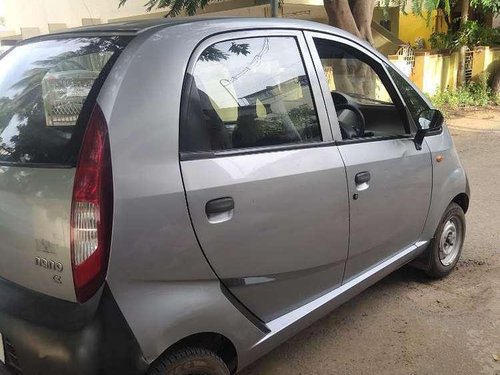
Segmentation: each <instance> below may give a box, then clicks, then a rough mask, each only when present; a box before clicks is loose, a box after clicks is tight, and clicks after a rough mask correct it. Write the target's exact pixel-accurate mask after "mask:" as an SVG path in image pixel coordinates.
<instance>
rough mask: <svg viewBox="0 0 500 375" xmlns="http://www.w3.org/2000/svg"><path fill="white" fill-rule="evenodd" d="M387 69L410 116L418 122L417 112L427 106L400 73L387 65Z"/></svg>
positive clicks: (420, 111)
mask: <svg viewBox="0 0 500 375" xmlns="http://www.w3.org/2000/svg"><path fill="white" fill-rule="evenodd" d="M387 70H388V71H389V74H390V75H391V77H392V79H393V80H394V83H395V84H396V86H397V88H398V89H399V92H400V93H401V96H402V97H403V100H404V101H405V103H406V106H407V107H408V109H409V111H410V113H411V117H412V118H413V120H414V121H415V123H416V124H418V123H419V114H420V113H422V112H423V111H425V110H427V109H429V106H428V105H427V103H426V102H425V100H424V99H422V97H421V96H420V95H419V94H418V92H416V91H415V89H414V88H413V87H412V86H411V85H410V84H409V83H408V82H407V81H406V79H404V78H403V77H401V75H400V74H399V73H398V72H396V70H394V68H392V67H391V66H389V65H388V66H387Z"/></svg>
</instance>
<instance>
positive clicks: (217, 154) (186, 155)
mask: <svg viewBox="0 0 500 375" xmlns="http://www.w3.org/2000/svg"><path fill="white" fill-rule="evenodd" d="M329 146H330V147H332V146H337V142H335V141H333V140H332V141H323V142H304V143H288V144H282V145H275V146H264V147H249V148H235V149H230V150H220V151H197V152H180V153H179V160H180V161H189V160H200V159H215V158H224V157H232V156H241V155H251V154H263V153H269V152H282V151H294V150H303V149H308V148H316V147H329Z"/></svg>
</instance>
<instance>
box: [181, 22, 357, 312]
mask: <svg viewBox="0 0 500 375" xmlns="http://www.w3.org/2000/svg"><path fill="white" fill-rule="evenodd" d="M304 51H307V48H306V47H305V41H304V39H303V35H302V33H301V32H298V31H277V30H274V31H271V30H265V31H254V32H244V33H241V32H235V33H228V34H223V35H219V36H217V37H214V38H211V39H209V40H206V41H204V42H203V43H202V44H201V45H200V46H199V48H198V49H197V50H196V51H195V53H194V55H193V60H192V61H191V63H190V66H189V68H188V74H187V76H186V82H185V92H184V96H183V97H184V100H183V108H182V120H181V124H180V126H181V129H180V138H181V139H180V147H181V169H182V176H183V180H184V185H185V189H186V196H187V203H188V207H189V211H190V215H191V218H192V223H193V226H194V229H195V232H196V235H197V237H198V240H199V243H200V245H201V248H202V250H203V252H204V253H205V255H206V257H207V259H208V261H209V262H210V264H211V266H212V267H213V269H214V270H215V272H216V273H217V275H218V276H219V278H220V279H221V280H222V282H223V284H224V285H225V286H226V287H227V288H228V289H229V291H230V292H231V293H232V294H233V295H234V296H235V297H236V298H237V299H238V300H239V301H240V302H242V303H243V304H244V305H246V307H247V308H249V309H250V310H251V311H252V312H253V313H254V314H256V315H257V316H258V317H259V318H260V319H261V320H263V321H266V322H267V321H270V320H272V319H274V318H276V317H278V316H280V315H282V314H284V313H286V312H288V311H290V310H292V309H294V308H296V307H299V306H301V305H303V304H305V303H307V302H308V301H311V300H312V299H314V298H316V297H318V296H320V295H322V294H324V293H326V292H328V291H330V290H332V289H334V288H335V287H337V286H339V285H340V283H341V281H342V274H343V271H344V266H345V261H346V258H347V245H348V231H349V227H348V220H349V218H348V215H349V212H348V196H347V187H346V178H345V169H344V164H343V162H342V159H341V156H340V154H339V151H338V148H337V147H336V146H335V145H334V144H333V142H332V135H331V131H330V128H329V124H328V119H327V116H326V112H325V108H324V103H323V101H322V98H321V92H320V90H319V86H318V83H317V80H316V76H315V74H314V73H313V74H310V73H311V72H312V71H313V70H312V62H311V60H310V56H309V55H308V54H306V53H304ZM318 99H319V100H318Z"/></svg>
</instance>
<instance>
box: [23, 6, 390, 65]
mask: <svg viewBox="0 0 500 375" xmlns="http://www.w3.org/2000/svg"><path fill="white" fill-rule="evenodd" d="M187 24H189V25H190V27H189V30H190V31H191V32H192V33H194V34H196V33H197V32H198V30H200V31H201V30H205V29H206V28H207V27H214V26H217V29H218V30H219V32H220V30H221V29H225V28H227V31H231V30H238V29H239V30H243V29H246V30H252V29H254V30H257V29H266V28H271V29H280V28H288V29H299V30H311V31H317V32H324V33H329V34H334V35H337V36H340V37H344V38H347V39H351V40H353V41H356V42H357V43H359V44H362V45H364V46H365V47H367V48H369V49H371V50H372V52H374V53H375V54H376V55H378V56H379V57H380V56H382V55H381V54H380V53H379V52H378V51H377V50H376V49H375V48H373V47H372V46H371V45H369V43H368V42H366V41H363V40H361V39H359V38H357V37H355V36H354V35H352V34H350V33H348V32H346V31H344V30H341V29H339V28H336V27H333V26H330V25H325V24H323V23H319V22H313V21H306V20H300V19H290V18H288V19H287V18H263V17H261V18H249V17H204V16H194V17H174V18H155V19H147V20H135V21H122V22H113V23H106V24H99V25H92V26H82V27H76V28H71V29H64V30H61V31H58V32H55V33H51V34H48V35H40V36H36V37H34V38H30V39H26V40H24V41H23V43H25V42H28V43H29V42H30V41H32V40H36V39H44V38H51V37H54V36H56V37H57V36H64V35H68V36H77V35H83V34H106V35H109V34H123V33H125V34H132V35H137V34H140V33H144V32H155V31H158V30H160V29H165V28H172V32H175V26H179V25H187ZM183 32H184V31H183Z"/></svg>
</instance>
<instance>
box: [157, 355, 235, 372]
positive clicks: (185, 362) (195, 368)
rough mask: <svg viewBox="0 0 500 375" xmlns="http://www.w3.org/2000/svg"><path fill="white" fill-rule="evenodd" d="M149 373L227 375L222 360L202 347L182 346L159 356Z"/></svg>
mask: <svg viewBox="0 0 500 375" xmlns="http://www.w3.org/2000/svg"><path fill="white" fill-rule="evenodd" d="M149 374H151V375H153V374H154V375H229V374H230V372H229V369H228V367H227V365H226V364H225V363H224V361H223V360H222V359H221V358H220V357H219V356H217V355H216V354H215V353H213V352H212V351H210V350H207V349H204V348H184V349H180V350H178V351H175V352H172V353H170V354H168V355H165V356H163V357H161V358H160V359H159V360H158V361H157V363H155V364H154V365H153V366H152V367H151V369H150V370H149Z"/></svg>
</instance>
